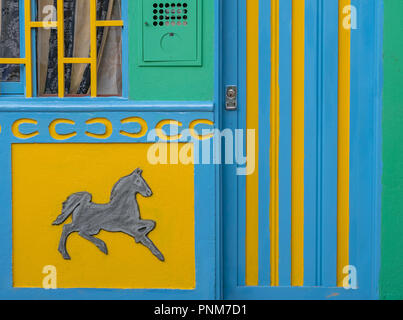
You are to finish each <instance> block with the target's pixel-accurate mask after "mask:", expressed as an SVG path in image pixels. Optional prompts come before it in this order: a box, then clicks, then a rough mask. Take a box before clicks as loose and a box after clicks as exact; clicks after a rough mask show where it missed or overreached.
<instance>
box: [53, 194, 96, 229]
mask: <svg viewBox="0 0 403 320" xmlns="http://www.w3.org/2000/svg"><path fill="white" fill-rule="evenodd" d="M91 198H92V196H91V194H89V193H88V192H77V193H74V194H72V195H71V196H70V197H68V198H67V200H66V201H65V202H63V209H62V214H61V215H59V216H58V217H57V219H56V220H55V221H54V222H53V223H52V224H53V225H54V226H58V225H60V224H62V223H63V222H64V221H66V219H67V218H68V217H69V216H70V215H71V214H72V213H73V212H74V210H75V209H76V208H77V207H78V206H79V205H80V204H81V203H82V202H83V201H84V200H86V201H87V202H89V201H91Z"/></svg>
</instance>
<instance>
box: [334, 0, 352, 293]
mask: <svg viewBox="0 0 403 320" xmlns="http://www.w3.org/2000/svg"><path fill="white" fill-rule="evenodd" d="M350 2H351V0H340V1H339V108H338V109H339V111H338V112H339V129H338V130H339V133H338V144H339V145H338V177H337V182H338V188H337V192H338V197H337V284H338V286H343V278H344V277H345V275H344V274H343V268H344V267H345V266H347V265H348V264H349V223H350V220H349V211H350V208H349V201H350V199H349V192H350V187H349V184H350V37H351V34H350V30H349V29H348V28H347V29H346V28H344V26H343V23H344V22H345V21H344V20H345V19H346V17H347V14H343V9H344V8H345V7H346V6H349V5H350ZM347 18H348V17H347Z"/></svg>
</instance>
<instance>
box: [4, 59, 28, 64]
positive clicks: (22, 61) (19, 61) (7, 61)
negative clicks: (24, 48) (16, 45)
mask: <svg viewBox="0 0 403 320" xmlns="http://www.w3.org/2000/svg"><path fill="white" fill-rule="evenodd" d="M25 62H26V59H25V58H0V64H25Z"/></svg>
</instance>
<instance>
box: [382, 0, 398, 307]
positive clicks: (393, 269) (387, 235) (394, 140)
mask: <svg viewBox="0 0 403 320" xmlns="http://www.w3.org/2000/svg"><path fill="white" fill-rule="evenodd" d="M384 6H385V17H384V21H385V22H384V23H385V24H384V77H385V80H384V101H383V181H382V183H383V193H382V242H381V246H382V247H381V275H380V298H381V299H403V237H402V234H403V130H402V128H403V37H402V36H401V35H402V34H403V19H402V17H401V14H402V13H403V1H402V0H385V2H384Z"/></svg>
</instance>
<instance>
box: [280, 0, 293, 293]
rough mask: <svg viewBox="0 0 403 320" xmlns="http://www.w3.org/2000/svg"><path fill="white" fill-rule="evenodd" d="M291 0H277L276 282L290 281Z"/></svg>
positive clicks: (281, 283)
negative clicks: (278, 9) (278, 134)
mask: <svg viewBox="0 0 403 320" xmlns="http://www.w3.org/2000/svg"><path fill="white" fill-rule="evenodd" d="M291 28H292V0H281V1H280V66H279V68H280V70H279V86H280V151H279V282H280V286H290V285H291V147H292V145H291V125H292V123H291V112H292V109H291V102H292V100H291V99H292V97H291V92H292V91H291V89H292V34H291V33H292V30H291Z"/></svg>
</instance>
